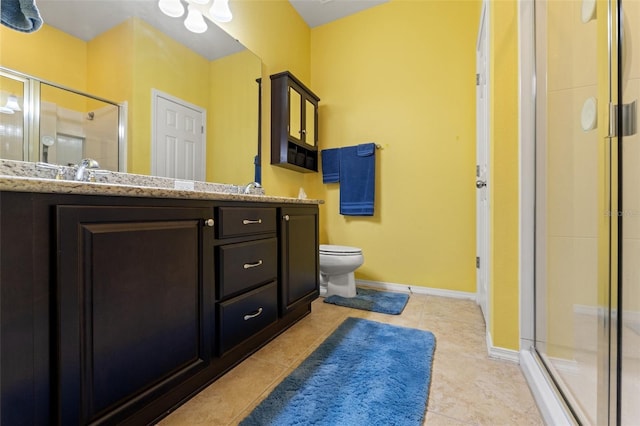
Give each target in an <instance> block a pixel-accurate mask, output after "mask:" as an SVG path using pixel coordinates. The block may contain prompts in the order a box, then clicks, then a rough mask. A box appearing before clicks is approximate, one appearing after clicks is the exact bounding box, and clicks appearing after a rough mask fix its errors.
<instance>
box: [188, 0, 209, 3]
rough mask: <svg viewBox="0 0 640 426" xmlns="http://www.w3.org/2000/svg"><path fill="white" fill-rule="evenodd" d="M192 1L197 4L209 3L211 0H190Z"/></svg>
mask: <svg viewBox="0 0 640 426" xmlns="http://www.w3.org/2000/svg"><path fill="white" fill-rule="evenodd" d="M190 1H191V3H195V4H207V3H209V0H190Z"/></svg>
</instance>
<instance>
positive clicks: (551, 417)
mask: <svg viewBox="0 0 640 426" xmlns="http://www.w3.org/2000/svg"><path fill="white" fill-rule="evenodd" d="M520 369H521V370H522V373H523V374H524V377H525V378H526V379H527V383H528V384H529V388H530V389H531V393H532V394H533V398H534V399H535V401H536V404H537V405H538V409H539V410H540V414H541V415H542V418H543V419H544V422H545V424H548V425H554V426H556V425H557V426H563V425H574V424H576V423H575V421H574V419H573V416H572V415H571V414H570V413H569V412H568V410H567V408H566V406H565V405H564V403H563V402H562V400H561V399H560V397H559V396H558V394H557V393H556V391H555V388H554V386H553V385H552V384H551V383H550V381H549V378H548V377H547V375H546V374H545V373H544V372H543V370H542V366H541V365H540V364H539V363H538V362H537V361H536V360H535V358H534V355H533V354H532V353H531V351H529V350H526V349H523V350H521V351H520Z"/></svg>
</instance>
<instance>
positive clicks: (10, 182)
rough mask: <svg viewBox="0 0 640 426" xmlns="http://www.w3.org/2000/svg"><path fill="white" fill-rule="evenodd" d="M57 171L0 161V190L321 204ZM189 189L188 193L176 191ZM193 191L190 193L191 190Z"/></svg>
mask: <svg viewBox="0 0 640 426" xmlns="http://www.w3.org/2000/svg"><path fill="white" fill-rule="evenodd" d="M57 169H58V168H57V167H56V168H54V169H51V168H45V167H42V166H39V165H38V163H28V162H22V161H12V160H0V190H1V191H13V192H43V193H58V194H82V195H110V196H122V197H149V198H177V199H190V200H231V201H254V202H278V203H295V204H322V203H323V201H322V200H316V199H299V198H292V197H278V196H271V195H265V194H264V190H263V189H262V188H252V189H251V193H250V194H244V193H243V191H244V186H241V185H232V184H219V183H209V182H199V181H183V180H176V179H169V178H162V177H153V176H144V175H135V174H130V173H119V172H110V171H102V170H100V171H97V172H96V171H91V172H94V173H95V180H96V182H77V181H75V180H71V179H70V177H71V176H73V174H74V171H75V169H74V168H73V167H61V168H60V170H61V171H62V174H63V175H64V179H55V178H54V177H55V176H56V174H57V173H58V170H57ZM176 187H177V188H185V187H186V188H189V189H176ZM191 188H193V189H191Z"/></svg>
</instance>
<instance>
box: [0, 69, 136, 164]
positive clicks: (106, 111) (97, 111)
mask: <svg viewBox="0 0 640 426" xmlns="http://www.w3.org/2000/svg"><path fill="white" fill-rule="evenodd" d="M125 123H126V104H118V103H116V102H112V101H109V100H106V99H102V98H99V97H96V96H93V95H90V94H87V93H83V92H80V91H77V90H73V89H70V88H65V87H62V86H59V85H56V84H55V83H50V82H46V81H42V80H39V79H37V78H35V77H32V76H29V75H26V74H23V73H19V72H16V71H13V70H10V69H8V68H3V67H0V158H2V159H6V160H19V161H37V162H45V163H51V164H57V165H65V166H66V165H73V164H79V163H80V162H81V161H82V159H83V158H92V159H95V160H97V161H98V163H99V164H100V167H101V168H102V169H104V170H112V171H124V170H125V155H124V154H125V152H124V150H125V140H126V136H125V135H126V128H125Z"/></svg>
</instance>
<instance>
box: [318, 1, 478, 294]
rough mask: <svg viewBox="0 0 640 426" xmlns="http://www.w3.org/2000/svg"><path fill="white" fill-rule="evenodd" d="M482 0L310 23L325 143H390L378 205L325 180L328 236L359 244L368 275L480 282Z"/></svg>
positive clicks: (362, 274)
mask: <svg viewBox="0 0 640 426" xmlns="http://www.w3.org/2000/svg"><path fill="white" fill-rule="evenodd" d="M479 5H480V4H479V2H477V1H456V2H451V1H420V2H407V1H392V2H390V3H387V4H383V5H380V6H377V7H374V8H371V9H368V10H366V11H364V12H361V13H358V14H355V15H352V16H349V17H346V18H344V19H341V20H338V21H335V22H332V23H329V24H326V25H323V26H320V27H318V28H315V29H313V30H312V32H311V69H312V80H311V88H312V89H313V90H314V91H315V92H316V93H317V94H318V96H320V98H321V102H320V112H319V115H320V129H319V132H320V133H319V135H320V138H319V144H320V146H321V147H322V148H330V147H341V146H349V145H356V144H360V143H364V142H369V141H373V142H376V143H378V144H380V145H382V147H383V149H382V150H378V151H377V152H376V156H377V158H376V165H377V169H376V173H377V176H376V194H375V195H376V203H375V215H374V216H373V217H349V216H341V215H340V214H339V185H338V184H328V185H324V188H325V191H326V194H325V196H324V198H325V200H326V204H325V205H324V206H323V208H322V210H321V220H322V223H323V233H322V241H323V242H325V243H331V244H343V245H352V246H357V247H362V248H363V251H364V256H365V263H364V265H363V266H362V267H360V268H359V269H358V270H357V271H356V274H357V277H358V278H360V279H365V280H372V281H381V282H391V283H400V284H408V285H411V286H426V287H432V288H439V289H446V290H456V291H464V292H475V188H474V186H473V182H474V176H475V143H476V142H475V135H476V134H475V40H476V35H477V25H478V22H479V11H480V7H479ZM444 39H446V42H443V40H444ZM321 178H322V177H321V175H320V174H318V176H317V178H316V179H317V180H318V181H320V180H321Z"/></svg>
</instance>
